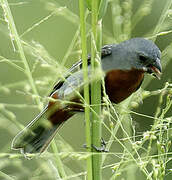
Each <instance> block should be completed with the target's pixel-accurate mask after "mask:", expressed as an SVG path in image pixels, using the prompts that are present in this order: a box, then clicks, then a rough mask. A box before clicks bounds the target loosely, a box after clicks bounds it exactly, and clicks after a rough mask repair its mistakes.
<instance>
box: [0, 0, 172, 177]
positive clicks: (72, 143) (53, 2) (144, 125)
mask: <svg viewBox="0 0 172 180" xmlns="http://www.w3.org/2000/svg"><path fill="white" fill-rule="evenodd" d="M8 2H9V4H10V8H11V11H12V15H13V18H14V22H15V25H16V28H17V31H18V34H19V35H20V36H21V39H22V40H23V41H24V42H25V43H28V44H29V45H30V46H27V45H24V44H23V46H24V49H25V55H26V58H27V61H28V62H29V65H30V67H31V69H32V71H33V72H32V75H33V77H34V80H35V83H36V86H37V88H38V91H39V95H40V96H41V98H42V99H41V102H43V103H46V99H45V98H44V97H46V96H47V95H48V94H49V92H50V91H51V90H52V88H53V84H54V83H55V81H56V80H58V76H60V72H57V71H58V67H57V66H58V64H62V65H63V66H64V65H65V67H67V68H68V67H70V66H71V65H72V64H73V63H74V62H76V61H77V60H78V59H79V58H80V51H79V50H80V40H79V36H78V34H77V33H78V27H79V10H78V1H76V0H36V1H35V0H25V1H18V0H9V1H8ZM131 2H132V6H131V7H129V8H128V9H129V10H128V9H127V6H125V5H126V4H125V3H129V4H130V3H131ZM145 2H147V3H146V5H144V8H145V9H144V8H143V9H144V10H143V12H142V11H140V12H139V15H140V17H139V16H134V15H135V13H136V12H137V11H138V9H139V8H140V7H141V6H142V5H143V3H145ZM166 2H167V1H166V0H163V1H162V0H154V1H152V0H151V1H140V0H133V1H131V0H130V1H127V0H124V1H117V0H114V1H113V0H111V1H110V3H109V5H108V8H107V12H106V14H105V16H104V18H103V44H109V43H118V42H120V41H122V40H125V39H128V38H131V37H152V36H153V35H155V34H153V32H154V29H155V27H156V25H157V24H158V21H159V19H160V17H161V15H162V13H163V10H164V8H165V5H166ZM116 4H118V5H120V6H116ZM151 4H152V5H151ZM130 5H131V4H130ZM171 8H172V7H171ZM119 13H120V16H119ZM142 13H143V14H144V13H145V16H143V15H142ZM167 13H168V15H167V16H166V18H165V20H164V22H163V24H162V26H161V28H160V32H164V31H170V30H172V28H171V27H172V13H171V11H168V12H167ZM170 13H171V14H170ZM139 18H140V19H139ZM137 21H138V22H137ZM88 23H89V20H88ZM116 24H118V25H119V24H120V25H121V27H122V28H121V29H120V28H119V29H118V28H116V27H115V25H116ZM88 30H89V25H88ZM128 31H129V32H128ZM23 33H24V34H23ZM75 38H76V40H75V42H74V47H73V48H72V49H71V50H70V45H71V43H72V41H74V39H75ZM12 39H13V37H12V35H11V34H10V31H9V27H8V23H7V22H6V21H5V18H4V11H3V9H2V8H0V41H1V43H0V56H1V58H0V171H1V173H0V180H1V179H2V180H6V179H10V178H11V179H17V180H25V179H29V180H30V179H32V180H37V179H47V180H50V179H52V180H53V179H58V177H57V175H56V169H55V158H54V157H53V156H51V155H49V154H47V155H45V156H41V157H37V158H34V159H33V160H30V161H29V160H27V159H25V158H24V157H22V156H20V155H19V152H15V151H13V150H11V141H12V139H13V137H14V136H15V135H16V134H17V132H19V130H20V129H19V127H17V125H16V121H17V122H19V123H20V124H22V125H26V124H27V123H28V122H29V121H30V120H32V119H33V118H34V117H35V116H36V115H37V114H38V112H39V109H38V107H37V105H36V102H35V97H34V96H33V92H32V91H31V87H30V85H29V82H28V79H27V77H26V76H25V74H24V73H23V72H21V71H19V70H18V69H16V68H15V67H14V66H12V65H11V64H10V62H9V61H12V62H14V63H16V64H17V65H19V66H20V67H23V64H22V62H21V60H20V57H19V54H18V50H17V49H16V44H15V42H14V41H13V40H12ZM88 39H89V38H88ZM155 43H156V44H157V46H158V47H159V48H160V49H161V51H164V50H166V51H165V52H164V54H163V57H162V64H163V75H162V79H161V81H158V80H156V79H153V78H152V77H150V76H148V77H146V78H145V81H144V84H143V86H142V87H143V89H146V90H149V91H153V90H157V89H162V88H163V87H164V84H165V82H167V81H168V82H169V83H171V77H172V71H171V69H172V61H171V59H172V33H167V34H164V35H161V36H158V37H157V39H156V41H155ZM170 44H171V48H168V49H166V48H167V47H168V46H169V45H170ZM32 48H33V49H34V50H33V49H32ZM67 53H69V56H67ZM66 57H67V59H66ZM4 59H7V60H8V61H6V60H4ZM49 59H50V60H49ZM65 59H66V63H64V60H65ZM52 60H53V61H52ZM51 61H52V62H54V61H55V62H57V63H58V64H55V65H54V67H53V65H52V64H53V63H51ZM47 62H48V63H47ZM61 70H63V68H62V69H61ZM158 99H159V96H158V95H157V96H151V97H149V98H147V99H145V100H144V102H143V104H139V107H138V108H136V109H134V111H136V112H138V113H141V114H146V115H149V116H154V113H155V111H156V108H157V105H158ZM164 106H165V105H164V104H162V108H163V107H164ZM171 114H172V111H171V110H170V111H168V113H167V114H166V117H171ZM132 118H133V121H134V122H135V123H136V127H137V128H136V129H137V133H138V134H142V132H145V131H146V130H148V129H150V128H151V124H152V123H153V120H152V119H150V118H147V117H143V116H138V115H132ZM105 132H106V131H105ZM105 132H104V138H105V139H107V137H108V136H109V135H108V134H107V135H106V133H105ZM56 142H57V144H58V145H59V149H60V151H63V152H66V155H64V154H63V156H61V157H62V162H63V163H64V166H65V169H66V172H67V174H68V175H71V174H77V173H81V172H84V171H85V161H84V160H79V158H78V157H76V156H75V155H73V156H71V154H70V153H69V152H81V151H85V150H84V149H83V147H82V145H83V144H84V143H85V133H84V119H83V116H82V115H76V116H75V117H73V118H72V119H71V120H70V121H68V122H67V123H65V125H64V126H63V127H62V128H61V129H60V131H59V135H57V136H56ZM49 150H50V148H49ZM111 151H112V152H114V151H115V152H116V151H119V152H120V146H119V145H118V144H115V143H114V145H113V146H112V148H111V149H110V152H111ZM9 153H10V154H9ZM12 153H18V154H17V155H16V156H15V154H14V156H10V155H11V154H12ZM113 158H114V159H113ZM117 161H118V158H116V157H113V156H112V157H109V158H107V163H106V165H108V164H111V163H115V162H117ZM167 169H172V163H171V162H170V161H169V162H168V164H167ZM131 172H132V171H131ZM112 174H113V171H112V169H111V168H108V167H107V168H105V169H104V170H103V177H104V179H110V177H111V176H112ZM133 174H134V177H133V175H131V177H130V176H126V174H125V173H124V175H123V176H122V177H123V179H127V180H130V179H132V180H134V179H133V178H135V179H139V178H140V180H142V179H143V180H144V179H145V176H144V175H143V174H142V173H141V172H139V171H136V169H135V171H134V170H133ZM122 177H120V179H122ZM171 178H172V174H171V173H170V171H169V172H167V175H166V177H165V179H166V180H170V179H171ZM69 179H76V180H77V179H84V176H83V175H82V173H81V176H79V175H76V177H73V178H72V177H69Z"/></svg>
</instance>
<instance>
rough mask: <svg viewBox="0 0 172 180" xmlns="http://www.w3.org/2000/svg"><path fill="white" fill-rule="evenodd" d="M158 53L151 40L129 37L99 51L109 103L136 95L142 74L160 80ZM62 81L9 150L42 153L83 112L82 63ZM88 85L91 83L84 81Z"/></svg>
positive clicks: (72, 68) (116, 102) (80, 61)
mask: <svg viewBox="0 0 172 180" xmlns="http://www.w3.org/2000/svg"><path fill="white" fill-rule="evenodd" d="M160 59H161V51H160V49H159V48H158V47H157V45H155V43H154V42H153V41H151V40H148V39H145V38H140V37H136V38H132V39H130V40H126V41H123V42H121V43H119V44H110V45H105V46H103V47H102V49H101V62H100V64H101V69H102V71H103V72H104V76H103V79H104V86H105V92H106V94H107V95H108V97H109V99H110V101H111V102H112V103H115V104H118V103H120V102H122V101H123V100H125V99H127V98H128V97H129V96H130V95H131V94H132V93H134V92H136V91H137V90H138V89H139V88H140V86H141V84H142V82H143V79H144V75H145V74H151V75H153V76H155V77H156V78H158V79H160V76H161V73H162V66H161V62H160ZM90 61H91V55H88V76H89V79H92V78H93V77H92V76H91V62H90ZM68 72H69V73H68V74H67V75H66V77H65V78H64V79H61V80H59V81H58V82H57V84H56V85H55V86H54V89H53V91H52V93H51V94H50V96H49V97H50V99H51V100H50V101H49V102H48V104H47V105H46V106H45V108H44V109H43V111H42V112H41V113H40V114H39V115H38V116H36V118H35V119H34V120H32V121H31V122H30V123H29V124H28V125H27V126H26V127H25V128H24V129H23V130H22V131H20V132H19V133H18V134H17V135H16V136H15V137H14V139H13V141H12V149H14V150H20V151H21V153H23V154H25V155H26V154H34V153H42V152H44V151H45V150H46V149H47V147H48V146H49V144H50V142H51V141H52V139H53V138H54V136H55V135H56V133H57V131H58V130H59V128H60V127H61V126H62V125H63V124H64V122H66V121H67V120H68V119H70V118H71V117H72V116H73V115H74V114H76V113H77V112H84V105H83V104H84V103H83V89H84V88H83V87H84V77H83V70H82V60H79V61H78V62H77V63H75V64H74V65H73V66H72V67H71V68H70V69H69V71H68ZM87 83H88V84H90V83H91V81H89V82H87Z"/></svg>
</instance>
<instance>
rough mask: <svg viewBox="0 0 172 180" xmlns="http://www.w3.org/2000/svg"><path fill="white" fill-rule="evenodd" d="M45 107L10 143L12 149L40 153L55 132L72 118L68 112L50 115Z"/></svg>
mask: <svg viewBox="0 0 172 180" xmlns="http://www.w3.org/2000/svg"><path fill="white" fill-rule="evenodd" d="M49 109H50V108H49V107H48V106H47V107H46V108H45V109H44V110H43V111H42V112H41V113H40V114H39V115H38V116H37V117H36V118H35V119H34V120H33V121H31V122H30V123H29V124H28V125H27V127H25V128H24V129H23V130H22V131H21V132H19V134H17V135H16V137H15V138H14V139H13V142H12V149H15V150H17V149H20V150H21V152H22V153H24V154H28V153H42V152H43V151H44V150H45V149H46V148H47V147H48V145H49V144H50V142H51V140H52V139H53V137H54V136H55V135H56V132H57V130H58V129H59V128H60V127H61V126H62V124H63V123H64V122H65V121H66V120H67V119H68V118H70V117H71V116H72V113H70V112H69V111H68V110H65V109H61V110H56V111H54V112H53V113H52V111H51V112H50V110H49Z"/></svg>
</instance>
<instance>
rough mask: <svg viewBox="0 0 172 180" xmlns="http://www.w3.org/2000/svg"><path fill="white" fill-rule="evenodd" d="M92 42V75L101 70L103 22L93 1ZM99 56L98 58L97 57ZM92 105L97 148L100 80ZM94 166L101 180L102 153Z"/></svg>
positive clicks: (95, 157) (94, 87) (94, 88)
mask: <svg viewBox="0 0 172 180" xmlns="http://www.w3.org/2000/svg"><path fill="white" fill-rule="evenodd" d="M91 13H92V41H91V67H92V73H93V74H95V71H98V73H99V69H100V63H99V61H98V60H99V58H97V57H98V56H99V57H100V53H98V52H100V47H101V38H100V37H101V28H98V27H101V21H100V26H99V24H98V1H97V0H94V1H92V11H91ZM97 55H98V56H97ZM96 74H97V73H96ZM91 104H92V105H93V111H94V112H95V113H92V143H93V145H94V146H96V147H100V146H101V142H100V140H101V136H102V135H101V131H102V130H101V126H102V122H101V120H100V118H99V117H100V113H101V106H100V104H101V80H100V79H98V80H96V81H94V82H93V83H92V84H91ZM92 161H93V162H92V164H93V179H94V180H101V179H102V174H101V161H102V155H101V153H98V154H95V155H93V158H92Z"/></svg>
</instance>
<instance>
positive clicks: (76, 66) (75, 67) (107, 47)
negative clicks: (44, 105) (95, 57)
mask: <svg viewBox="0 0 172 180" xmlns="http://www.w3.org/2000/svg"><path fill="white" fill-rule="evenodd" d="M112 46H113V45H105V46H103V47H102V49H101V58H104V57H106V56H109V55H110V54H112ZM90 64H91V55H90V54H89V55H88V65H90ZM81 68H82V60H79V61H78V62H76V63H75V64H73V66H72V67H71V68H70V69H69V71H68V73H67V74H68V75H67V76H66V77H65V78H67V77H69V76H70V74H71V73H74V72H76V71H78V70H79V69H81ZM63 83H64V80H59V81H58V82H57V84H56V85H55V86H54V88H53V91H52V92H51V94H50V96H51V95H52V94H53V93H54V91H56V90H57V89H59V88H60V87H61V86H62V85H63Z"/></svg>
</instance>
